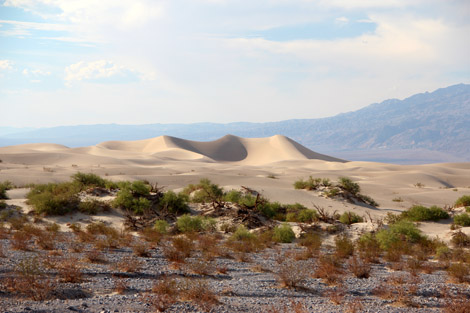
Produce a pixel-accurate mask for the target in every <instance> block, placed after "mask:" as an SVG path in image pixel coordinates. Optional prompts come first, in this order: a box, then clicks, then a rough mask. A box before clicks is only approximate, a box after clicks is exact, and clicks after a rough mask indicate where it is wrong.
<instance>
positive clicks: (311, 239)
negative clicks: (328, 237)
mask: <svg viewBox="0 0 470 313" xmlns="http://www.w3.org/2000/svg"><path fill="white" fill-rule="evenodd" d="M298 244H299V245H300V246H302V247H305V248H307V250H309V251H311V252H317V251H319V250H320V247H321V244H322V238H321V236H320V235H319V234H317V233H307V234H305V235H303V236H302V237H300V238H299V241H298Z"/></svg>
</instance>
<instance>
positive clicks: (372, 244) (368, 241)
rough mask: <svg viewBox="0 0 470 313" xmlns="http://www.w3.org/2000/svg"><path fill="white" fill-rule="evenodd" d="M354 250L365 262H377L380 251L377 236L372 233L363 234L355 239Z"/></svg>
mask: <svg viewBox="0 0 470 313" xmlns="http://www.w3.org/2000/svg"><path fill="white" fill-rule="evenodd" d="M356 250H357V252H358V253H359V257H360V258H361V259H362V260H363V261H364V262H366V263H378V262H379V258H380V254H381V251H382V250H381V249H380V244H379V242H378V240H377V238H376V237H375V235H374V234H372V233H367V234H364V235H362V236H361V237H360V238H359V239H358V240H357V241H356Z"/></svg>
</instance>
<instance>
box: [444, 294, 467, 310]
mask: <svg viewBox="0 0 470 313" xmlns="http://www.w3.org/2000/svg"><path fill="white" fill-rule="evenodd" d="M468 297H469V295H468V293H467V294H464V293H462V292H460V293H458V294H457V295H450V294H449V293H447V292H446V293H445V294H444V298H445V299H446V302H445V305H444V307H443V308H442V312H444V313H468V312H470V301H468Z"/></svg>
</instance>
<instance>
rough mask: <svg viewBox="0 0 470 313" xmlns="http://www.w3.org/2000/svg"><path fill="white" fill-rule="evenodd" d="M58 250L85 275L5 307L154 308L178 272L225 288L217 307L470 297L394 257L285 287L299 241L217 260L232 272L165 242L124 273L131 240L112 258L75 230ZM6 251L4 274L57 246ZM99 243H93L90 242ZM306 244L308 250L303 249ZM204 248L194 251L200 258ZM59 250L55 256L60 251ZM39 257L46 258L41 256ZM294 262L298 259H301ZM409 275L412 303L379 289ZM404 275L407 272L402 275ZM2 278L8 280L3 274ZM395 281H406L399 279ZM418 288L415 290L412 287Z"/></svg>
mask: <svg viewBox="0 0 470 313" xmlns="http://www.w3.org/2000/svg"><path fill="white" fill-rule="evenodd" d="M61 236H62V237H61V240H60V241H59V243H58V244H57V246H56V250H54V251H58V253H59V254H62V256H56V258H61V257H64V256H65V255H67V256H73V257H76V258H77V259H78V260H80V264H81V265H82V268H81V271H82V273H83V281H82V282H80V283H62V282H61V283H57V284H58V290H60V292H58V294H60V296H59V298H60V299H51V300H45V301H33V300H29V299H27V298H25V297H22V296H20V295H17V294H12V293H11V292H9V291H7V290H5V289H4V290H3V291H0V306H1V311H2V312H150V311H155V309H154V308H153V307H152V306H151V305H150V304H149V303H148V302H147V301H146V300H145V294H147V293H149V292H150V290H151V288H152V286H153V284H154V283H155V281H157V280H159V279H161V278H162V277H163V276H166V277H171V278H174V279H176V280H185V279H186V280H187V279H189V280H191V281H205V282H206V283H207V284H208V285H209V286H210V288H211V289H212V290H213V291H214V292H215V293H216V294H217V295H218V299H219V301H220V304H219V305H217V306H214V307H213V308H212V310H211V312H292V311H293V308H292V306H293V305H295V304H301V305H302V306H303V308H304V311H303V312H354V311H357V312H440V311H441V310H442V308H443V307H444V306H445V305H446V303H448V298H446V297H445V296H443V295H442V291H443V290H446V291H447V294H450V295H452V294H457V293H458V292H460V293H462V292H463V293H464V294H465V295H466V296H467V297H470V289H469V285H468V284H453V283H450V282H449V278H448V276H447V274H446V272H444V271H435V272H433V273H432V274H425V273H420V274H418V277H419V279H418V280H416V279H415V280H413V278H412V276H411V275H410V273H409V272H407V271H392V270H390V269H389V268H388V265H389V264H387V263H386V262H385V263H381V264H374V265H373V266H372V270H371V273H370V277H369V278H366V279H359V278H356V277H355V276H353V275H352V274H351V273H349V272H348V271H345V274H344V275H343V280H342V282H341V284H336V285H328V284H326V283H325V282H324V281H323V280H321V279H318V278H312V277H311V276H308V275H307V277H305V280H304V282H303V283H302V286H301V287H299V288H290V289H289V288H283V287H282V286H281V284H280V282H279V280H278V275H277V274H276V273H277V272H278V271H279V268H280V266H282V265H279V263H278V260H279V257H277V256H279V254H282V253H285V252H287V251H293V250H299V249H300V248H298V247H297V246H296V245H295V244H281V245H279V246H278V248H276V249H265V250H263V251H261V252H258V253H252V254H249V259H250V260H249V262H239V261H237V260H236V259H233V258H223V257H217V258H215V259H214V260H213V261H212V264H213V265H214V266H215V267H216V268H226V272H225V273H223V274H222V273H219V272H215V273H213V274H211V275H206V276H202V275H196V274H193V273H191V272H190V271H188V270H187V269H185V267H184V265H183V266H182V267H181V268H177V267H175V266H174V265H172V264H170V263H169V262H168V261H167V260H166V259H165V258H164V256H163V253H162V251H161V249H160V248H159V247H157V248H153V249H151V255H150V257H139V258H138V259H139V260H140V261H141V262H142V265H143V266H142V268H141V269H140V270H139V271H137V272H135V273H124V272H120V271H119V270H117V269H116V268H115V267H114V266H113V265H114V264H116V263H117V262H119V261H120V260H121V259H122V258H123V257H125V256H131V255H133V252H132V249H131V248H128V247H124V248H119V249H110V250H104V251H103V257H104V259H105V260H106V261H105V262H102V263H90V262H86V261H85V252H81V253H74V252H70V251H69V244H68V243H67V242H68V240H67V238H68V239H71V237H73V236H74V235H73V234H72V233H67V234H62V235H61ZM0 242H1V245H2V246H3V254H4V256H3V257H1V258H0V280H6V279H7V277H9V276H11V275H12V274H13V273H14V270H15V268H17V266H18V264H19V263H20V262H21V261H22V260H25V259H34V258H35V257H36V258H37V259H36V260H44V259H45V258H46V257H47V256H48V254H50V253H49V251H44V250H40V249H38V248H37V247H34V246H33V245H32V247H33V251H18V250H13V249H11V243H10V240H9V239H8V238H4V239H1V240H0ZM87 249H91V245H90V244H87V245H86V246H85V250H84V251H86V250H87ZM299 251H300V250H299ZM196 256H197V253H196V255H194V256H193V257H191V258H189V259H187V261H188V262H191V261H194V260H195V259H196V258H195V257H196ZM52 257H54V256H52ZM38 262H39V261H38ZM293 262H294V261H293ZM297 262H299V263H298V265H299V266H300V264H302V263H307V266H308V267H310V268H311V269H314V268H315V266H316V265H315V264H316V262H315V260H314V259H310V260H305V261H297ZM45 271H46V273H47V275H48V276H49V277H55V276H57V270H55V269H45ZM117 277H119V279H120V280H121V281H123V282H125V283H126V285H127V289H126V291H125V292H123V293H122V294H118V293H117V292H116V291H115V283H116V280H117V279H118V278H117ZM391 277H395V278H400V277H401V279H402V280H403V281H405V283H404V284H403V285H401V286H402V287H403V288H405V289H402V290H404V293H405V294H408V295H409V294H412V295H411V296H410V297H409V298H408V299H411V302H409V303H405V304H403V303H397V301H394V300H393V299H386V298H385V299H384V298H383V297H378V296H375V295H374V293H373V290H374V289H376V288H377V287H379V286H380V285H384V284H385V285H386V286H392V285H393V284H391V283H390V278H391ZM397 280H399V279H397ZM0 282H1V281H0ZM394 286H400V283H396V284H395V285H394ZM413 288H414V289H415V290H414V291H413V292H412V291H411V290H412V289H413ZM332 291H337V293H339V294H340V295H342V297H340V299H339V301H338V302H339V303H338V304H335V303H333V301H332V297H331V296H330V293H331V292H332ZM199 311H201V308H200V307H198V306H197V305H196V304H194V302H189V301H185V302H178V303H177V304H174V305H172V306H171V307H170V308H169V309H168V312H199Z"/></svg>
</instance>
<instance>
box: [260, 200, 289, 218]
mask: <svg viewBox="0 0 470 313" xmlns="http://www.w3.org/2000/svg"><path fill="white" fill-rule="evenodd" d="M281 208H282V204H280V203H279V202H268V201H266V202H262V203H261V204H259V205H258V206H257V208H256V209H257V210H258V212H260V213H261V214H262V215H264V216H266V217H267V218H269V219H271V218H276V216H278V214H279V211H280V210H281ZM284 219H285V216H283V217H282V218H281V220H284Z"/></svg>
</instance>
